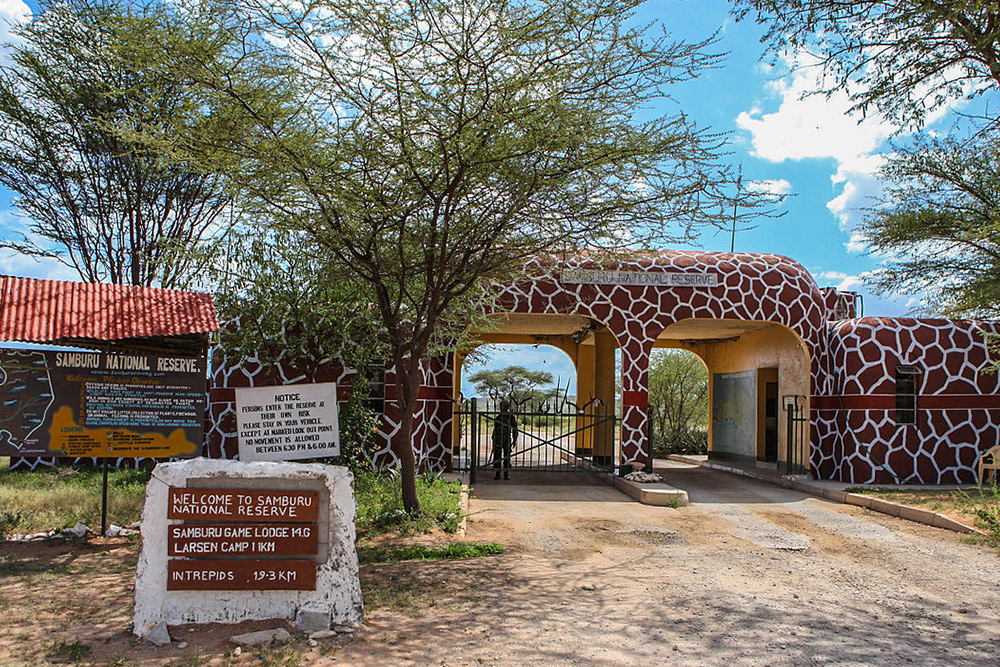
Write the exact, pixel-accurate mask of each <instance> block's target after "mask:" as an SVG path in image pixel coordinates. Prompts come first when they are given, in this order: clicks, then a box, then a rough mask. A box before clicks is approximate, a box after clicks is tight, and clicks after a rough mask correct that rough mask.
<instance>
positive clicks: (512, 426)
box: [493, 399, 517, 479]
mask: <svg viewBox="0 0 1000 667" xmlns="http://www.w3.org/2000/svg"><path fill="white" fill-rule="evenodd" d="M516 445H517V418H516V417H515V416H514V413H513V412H511V411H510V401H509V400H507V399H504V400H502V401H500V414H498V415H497V416H496V417H494V419H493V467H494V468H495V469H496V474H494V475H493V479H500V459H501V458H503V478H504V479H510V455H511V451H513V449H514V447H515V446H516Z"/></svg>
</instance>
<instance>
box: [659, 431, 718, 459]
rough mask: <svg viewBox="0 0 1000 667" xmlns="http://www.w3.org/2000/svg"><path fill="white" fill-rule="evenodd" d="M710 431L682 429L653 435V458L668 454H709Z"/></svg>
mask: <svg viewBox="0 0 1000 667" xmlns="http://www.w3.org/2000/svg"><path fill="white" fill-rule="evenodd" d="M707 453H708V431H707V430H705V429H704V428H700V429H699V428H682V429H679V430H676V431H667V432H665V433H660V432H658V431H656V432H654V433H653V456H654V457H664V456H666V455H667V454H707Z"/></svg>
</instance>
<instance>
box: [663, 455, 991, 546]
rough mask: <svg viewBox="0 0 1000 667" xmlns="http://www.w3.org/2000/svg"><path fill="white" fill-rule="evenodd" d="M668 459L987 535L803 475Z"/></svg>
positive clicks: (929, 513)
mask: <svg viewBox="0 0 1000 667" xmlns="http://www.w3.org/2000/svg"><path fill="white" fill-rule="evenodd" d="M667 459H668V460H670V461H677V462H679V463H687V464H689V465H697V466H701V467H704V468H711V469H712V470H720V471H722V472H728V473H731V474H734V475H743V476H744V477H750V478H751V479H757V480H760V481H762V482H768V483H770V484H775V485H777V486H780V487H783V488H786V489H794V490H795V491H801V492H802V493H808V494H809V495H811V496H817V497H819V498H825V499H826V500H832V501H833V502H836V503H843V504H847V505H857V506H858V507H864V508H865V509H870V510H872V511H874V512H880V513H881V514H888V515H889V516H894V517H898V518H900V519H906V520H907V521H913V522H914V523H922V524H924V525H925V526H932V527H934V528H943V529H945V530H952V531H955V532H956V533H972V534H976V535H986V533H985V532H983V531H981V530H979V529H978V528H973V527H972V526H967V525H965V524H964V523H960V522H958V521H955V520H954V519H950V518H948V517H946V516H944V515H943V514H938V513H937V512H932V511H930V510H924V509H920V508H919V507H911V506H910V505H903V504H901V503H894V502H891V501H889V500H883V499H882V498H876V497H874V496H869V495H865V494H862V493H847V492H846V491H842V490H839V489H831V488H827V487H825V486H822V485H819V484H816V483H815V482H813V481H812V480H809V479H804V478H802V477H799V478H796V477H788V476H784V477H775V476H774V475H773V474H772V475H766V474H760V473H758V472H756V471H754V470H744V469H742V468H736V467H733V466H728V465H725V464H724V463H719V462H716V461H704V460H701V459H696V458H690V457H687V456H682V455H679V454H669V455H667Z"/></svg>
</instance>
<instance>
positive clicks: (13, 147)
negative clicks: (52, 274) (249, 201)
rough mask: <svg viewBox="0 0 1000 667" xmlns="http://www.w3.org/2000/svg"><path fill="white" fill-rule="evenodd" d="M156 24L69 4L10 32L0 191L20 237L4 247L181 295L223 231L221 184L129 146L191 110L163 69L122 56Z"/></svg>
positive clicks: (92, 276)
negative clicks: (22, 223) (6, 193)
mask: <svg viewBox="0 0 1000 667" xmlns="http://www.w3.org/2000/svg"><path fill="white" fill-rule="evenodd" d="M164 16H165V15H163V14H162V13H159V12H157V11H156V10H155V9H148V10H147V9H143V8H142V7H139V6H136V5H132V4H125V3H122V4H116V3H114V2H102V1H100V0H97V1H90V0H66V1H65V2H43V3H42V5H41V11H40V13H39V14H38V15H37V16H36V17H35V18H33V19H32V20H31V21H29V22H28V23H26V24H24V25H21V26H18V27H15V28H14V30H13V32H14V34H15V35H16V37H17V39H16V40H15V41H14V43H13V45H12V46H11V47H10V48H9V57H10V62H9V63H7V64H4V65H0V184H2V185H3V186H4V187H6V188H8V189H9V190H11V191H13V192H14V193H15V199H14V205H15V207H16V208H17V209H18V210H20V211H21V212H22V213H23V214H24V216H25V220H26V226H27V229H28V232H29V233H28V234H25V235H23V238H22V239H21V240H19V241H18V240H7V241H5V242H3V244H2V245H4V246H6V247H11V248H14V249H16V250H18V251H20V252H23V253H26V254H30V255H36V256H46V257H54V258H57V259H59V260H61V261H63V262H64V263H66V264H67V265H69V266H71V267H73V268H75V269H76V271H77V272H78V273H79V274H80V276H81V277H82V278H83V279H85V280H88V281H94V282H98V281H106V282H111V283H116V284H131V285H154V284H155V285H161V286H164V287H183V286H185V285H187V284H188V282H189V281H190V280H191V279H192V277H194V276H195V275H196V274H197V272H198V271H199V270H200V269H201V268H202V267H203V266H204V265H205V263H206V261H207V260H208V257H209V256H210V254H211V253H208V252H201V251H202V250H205V249H206V246H209V245H211V244H212V243H213V242H214V241H215V240H217V239H218V238H219V236H221V233H222V231H224V229H225V228H226V226H227V225H228V220H227V216H226V214H227V212H228V210H229V209H228V207H229V206H230V204H231V198H230V196H229V195H228V194H227V192H226V190H225V188H224V187H223V180H222V178H221V177H219V176H217V175H212V174H207V173H202V172H199V171H198V170H196V169H192V168H189V167H186V166H185V165H183V164H178V163H176V162H171V161H168V160H166V159H164V156H163V155H161V154H160V153H159V152H158V151H157V150H156V149H155V148H154V147H153V146H152V145H150V144H149V143H148V142H145V141H142V140H139V139H135V138H130V136H129V135H130V134H132V133H133V132H134V131H135V130H136V129H137V128H143V127H145V126H149V125H159V124H163V123H165V122H169V123H175V121H176V120H177V119H178V118H180V117H181V116H182V115H188V114H189V112H190V111H191V109H190V104H191V99H190V98H189V97H188V95H187V93H186V90H185V87H184V86H183V85H181V84H180V83H179V82H178V81H177V80H176V78H175V77H174V76H173V75H172V74H171V73H170V72H169V71H168V70H166V69H164V68H163V67H162V63H155V62H139V61H135V60H128V59H123V58H121V50H120V48H119V47H120V46H121V45H122V44H123V43H125V42H127V41H132V40H135V38H136V35H140V34H141V35H144V37H143V39H145V38H146V36H148V35H149V33H150V32H151V31H157V30H162V29H164V26H163V23H162V21H163V19H164ZM175 27H176V26H175ZM189 39H191V40H192V41H193V40H195V39H196V36H195V35H189ZM200 44H201V48H205V49H211V48H212V46H213V45H212V44H210V43H209V42H208V41H205V40H201V41H200Z"/></svg>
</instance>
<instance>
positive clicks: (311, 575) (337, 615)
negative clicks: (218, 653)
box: [133, 459, 362, 643]
mask: <svg viewBox="0 0 1000 667" xmlns="http://www.w3.org/2000/svg"><path fill="white" fill-rule="evenodd" d="M351 482H352V476H351V473H350V472H349V471H348V470H347V469H346V468H341V467H337V466H326V465H303V464H292V463H272V462H253V463H246V462H240V461H223V460H210V459H192V460H190V461H184V462H180V463H166V464H161V465H158V466H157V467H156V469H155V470H154V471H153V475H152V479H151V480H150V482H149V486H148V487H147V489H146V504H145V507H144V509H143V516H142V538H143V543H142V552H141V554H140V556H139V565H138V569H137V571H136V587H135V614H134V617H133V621H134V628H135V633H136V634H137V635H139V636H140V637H145V638H147V639H149V640H150V641H157V642H158V643H161V642H162V641H164V638H166V641H169V635H168V634H167V632H166V626H168V625H176V624H182V623H212V622H223V623H237V622H239V621H243V620H248V619H256V620H263V619H277V618H283V619H295V620H296V621H297V622H299V621H300V620H301V619H302V618H303V617H307V618H308V619H309V624H310V629H325V628H329V627H330V625H331V624H333V625H345V624H346V625H356V624H358V623H360V622H361V618H362V602H361V588H360V584H359V581H358V560H357V553H356V552H355V549H354V537H355V532H354V510H355V506H354V495H353V490H352V484H351ZM317 619H320V622H319V625H320V627H319V628H317V627H316V624H317ZM323 626H325V628H324V627H323Z"/></svg>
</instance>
